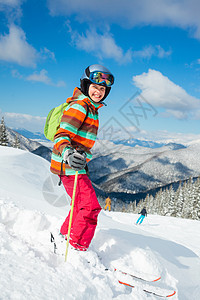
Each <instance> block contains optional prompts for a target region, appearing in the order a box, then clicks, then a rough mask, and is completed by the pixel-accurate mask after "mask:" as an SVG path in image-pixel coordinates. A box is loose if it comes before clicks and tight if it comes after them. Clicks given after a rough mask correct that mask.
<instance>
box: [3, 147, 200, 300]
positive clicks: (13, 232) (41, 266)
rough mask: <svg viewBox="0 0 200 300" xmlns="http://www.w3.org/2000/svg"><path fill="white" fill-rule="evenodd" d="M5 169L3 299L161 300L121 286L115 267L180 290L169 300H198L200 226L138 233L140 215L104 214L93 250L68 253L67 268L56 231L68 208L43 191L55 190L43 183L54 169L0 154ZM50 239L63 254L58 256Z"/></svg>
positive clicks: (155, 220) (146, 226)
mask: <svg viewBox="0 0 200 300" xmlns="http://www.w3.org/2000/svg"><path fill="white" fill-rule="evenodd" d="M27 164H28V165H27ZM0 165H1V168H0V171H1V172H0V181H1V182H2V185H1V186H0V244H1V247H0V255H1V260H0V268H1V280H0V290H1V299H2V300H7V299H13V300H14V299H15V300H16V299H20V300H26V299H40V300H41V299H42V300H43V299H44V300H46V299H52V300H53V299H58V300H62V299H64V300H65V299H66V300H68V299H69V300H71V299H79V300H85V299H91V300H93V299H95V300H100V299H116V300H126V299H127V300H128V299H134V300H144V299H158V297H156V296H154V295H147V294H146V293H145V292H143V291H142V287H141V283H140V282H138V281H137V283H136V287H135V288H134V289H132V288H130V287H125V286H123V285H120V284H119V283H118V280H122V281H123V280H125V278H124V277H123V274H122V275H120V274H116V272H113V271H112V269H113V268H114V267H116V268H118V269H120V270H124V271H126V272H130V273H132V274H133V273H135V274H138V275H141V274H143V276H144V274H145V276H146V278H147V279H150V280H151V278H152V275H154V276H158V275H161V278H162V279H161V280H160V281H158V282H156V283H153V286H151V288H152V289H154V291H163V290H167V291H168V290H169V291H170V290H176V291H177V293H176V295H175V296H173V298H171V299H180V300H187V299H192V300H198V297H199V294H200V285H199V273H200V259H199V256H200V246H199V245H200V236H199V230H200V222H198V221H192V220H184V219H175V218H170V217H159V216H151V215H149V216H148V218H147V219H145V221H144V223H143V224H142V225H141V226H136V225H135V224H134V223H135V221H136V219H137V217H138V215H134V214H123V213H114V212H111V213H108V212H107V213H105V212H103V211H102V212H101V214H100V216H99V221H98V227H97V230H96V233H95V237H94V239H93V241H92V244H91V246H90V248H89V250H88V251H87V252H85V253H80V252H77V251H73V250H71V249H70V250H69V256H68V262H67V263H65V262H64V256H63V255H62V253H63V254H64V252H65V244H63V243H59V240H58V232H59V228H60V225H61V224H62V222H63V220H64V218H65V216H66V214H67V211H68V209H69V202H67V205H65V206H64V205H63V206H56V204H57V203H56V202H55V201H54V202H50V201H49V202H48V201H47V198H46V194H44V193H43V192H42V190H45V188H46V185H47V187H48V188H51V189H53V188H55V186H48V181H46V179H45V178H46V176H48V172H49V163H48V162H47V161H46V160H44V159H42V158H40V157H38V156H36V155H33V154H31V153H27V152H26V151H22V150H17V149H12V148H6V147H0ZM8 175H9V176H8ZM8 179H9V180H8ZM42 180H44V181H45V184H43V183H42ZM44 187H45V188H44ZM52 194H53V190H51V193H50V194H49V196H51V195H52ZM50 232H53V234H54V235H55V237H56V240H57V241H58V248H59V253H61V254H60V255H55V254H54V253H53V247H52V244H51V243H50ZM88 261H89V263H88ZM105 268H109V271H105ZM126 281H128V282H129V283H130V284H133V283H134V284H135V281H133V280H132V279H130V278H128V279H127V277H126ZM36 287H37V288H36ZM77 287H78V288H77ZM143 287H147V285H144V283H143Z"/></svg>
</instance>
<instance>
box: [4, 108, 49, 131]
mask: <svg viewBox="0 0 200 300" xmlns="http://www.w3.org/2000/svg"><path fill="white" fill-rule="evenodd" d="M3 115H4V118H5V123H6V126H8V127H11V128H24V129H26V130H30V131H32V132H43V130H44V124H45V121H46V117H39V116H31V115H28V114H19V113H12V112H6V113H4V114H3Z"/></svg>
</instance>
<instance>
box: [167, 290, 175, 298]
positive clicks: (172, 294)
mask: <svg viewBox="0 0 200 300" xmlns="http://www.w3.org/2000/svg"><path fill="white" fill-rule="evenodd" d="M175 294H176V291H174V292H173V293H172V294H171V295H168V296H166V298H169V297H172V296H174V295H175Z"/></svg>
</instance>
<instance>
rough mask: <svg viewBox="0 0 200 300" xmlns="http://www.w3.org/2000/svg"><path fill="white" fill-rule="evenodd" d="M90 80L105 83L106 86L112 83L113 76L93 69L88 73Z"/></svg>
mask: <svg viewBox="0 0 200 300" xmlns="http://www.w3.org/2000/svg"><path fill="white" fill-rule="evenodd" d="M89 78H90V81H92V82H93V83H96V84H101V83H105V85H106V86H107V87H110V86H111V85H112V84H113V83H114V77H113V75H112V74H109V73H103V72H100V71H94V72H91V73H90V77H89Z"/></svg>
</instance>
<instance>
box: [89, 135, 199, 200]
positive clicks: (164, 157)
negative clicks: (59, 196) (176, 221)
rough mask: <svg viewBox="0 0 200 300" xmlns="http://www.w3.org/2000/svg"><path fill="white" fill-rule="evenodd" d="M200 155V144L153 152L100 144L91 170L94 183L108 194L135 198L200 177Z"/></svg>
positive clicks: (104, 142)
mask: <svg viewBox="0 0 200 300" xmlns="http://www.w3.org/2000/svg"><path fill="white" fill-rule="evenodd" d="M174 149H175V150H174ZM199 151H200V144H199V143H192V144H191V145H189V146H188V147H185V146H184V147H175V148H174V147H172V148H171V145H168V146H167V145H166V146H163V147H160V148H156V149H150V148H145V147H139V146H137V147H128V146H124V145H115V144H113V143H112V142H109V141H107V142H106V141H98V142H97V145H96V146H95V147H94V159H93V160H92V161H91V162H90V163H89V170H90V174H91V178H92V180H93V181H94V183H95V184H97V185H98V186H99V188H102V189H103V190H104V191H105V192H111V191H115V192H119V193H130V194H135V193H140V192H145V191H147V190H150V189H154V188H157V187H161V186H164V185H166V184H169V183H171V182H175V181H178V180H185V179H188V178H189V177H190V176H191V177H197V176H199V175H200V159H199Z"/></svg>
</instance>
